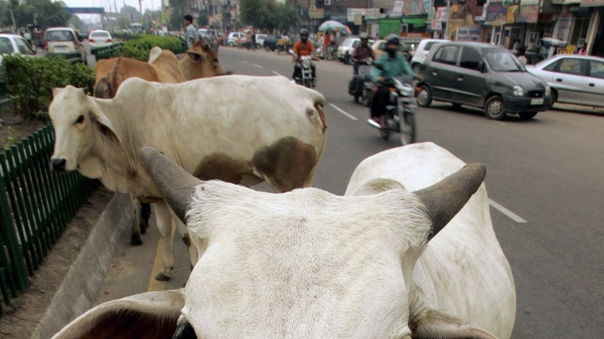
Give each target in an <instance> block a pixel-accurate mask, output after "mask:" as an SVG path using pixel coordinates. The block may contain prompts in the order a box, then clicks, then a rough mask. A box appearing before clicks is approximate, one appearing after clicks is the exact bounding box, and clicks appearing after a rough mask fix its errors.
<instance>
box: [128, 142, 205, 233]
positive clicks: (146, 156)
mask: <svg viewBox="0 0 604 339" xmlns="http://www.w3.org/2000/svg"><path fill="white" fill-rule="evenodd" d="M140 153H141V158H142V163H143V167H145V170H147V172H148V173H149V175H150V176H151V178H152V179H153V181H154V182H155V185H156V186H157V188H158V189H159V191H160V192H161V194H162V196H163V198H164V200H165V201H166V203H168V205H169V206H170V207H171V208H172V210H173V211H174V213H175V214H176V215H177V216H178V217H179V218H180V220H182V221H183V222H184V223H186V220H185V214H186V212H187V207H188V206H189V203H190V202H191V195H193V192H195V186H197V185H199V184H201V183H202V181H201V180H199V179H197V178H195V177H194V176H192V175H191V174H189V173H188V172H187V171H185V170H184V169H182V167H180V166H178V165H177V164H176V163H174V162H173V161H172V160H170V159H169V158H168V157H166V156H165V155H164V154H162V153H161V152H160V151H158V150H156V149H155V148H153V147H148V146H146V147H143V148H141V150H140Z"/></svg>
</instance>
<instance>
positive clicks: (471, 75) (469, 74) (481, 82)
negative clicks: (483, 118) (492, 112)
mask: <svg viewBox="0 0 604 339" xmlns="http://www.w3.org/2000/svg"><path fill="white" fill-rule="evenodd" d="M482 61H483V57H482V55H481V54H480V52H479V51H478V49H477V48H474V47H471V46H464V47H463V48H462V50H461V57H460V58H459V68H458V69H457V72H456V73H457V74H455V86H454V91H455V98H456V100H457V102H459V103H460V104H467V105H472V106H479V107H482V106H483V104H484V97H485V94H486V87H487V86H486V80H485V79H486V78H487V74H486V73H482V72H481V71H480V67H481V65H482V64H484V63H483V62H482Z"/></svg>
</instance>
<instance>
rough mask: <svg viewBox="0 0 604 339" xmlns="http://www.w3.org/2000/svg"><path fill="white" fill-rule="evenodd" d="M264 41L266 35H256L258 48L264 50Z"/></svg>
mask: <svg viewBox="0 0 604 339" xmlns="http://www.w3.org/2000/svg"><path fill="white" fill-rule="evenodd" d="M264 39H266V34H262V33H261V34H256V46H257V47H258V48H264Z"/></svg>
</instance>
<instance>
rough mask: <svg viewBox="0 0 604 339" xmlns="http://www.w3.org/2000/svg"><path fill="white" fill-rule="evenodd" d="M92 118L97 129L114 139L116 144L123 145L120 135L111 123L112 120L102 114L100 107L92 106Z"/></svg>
mask: <svg viewBox="0 0 604 339" xmlns="http://www.w3.org/2000/svg"><path fill="white" fill-rule="evenodd" d="M90 118H91V119H92V121H94V122H95V123H96V126H97V128H98V129H99V131H100V132H101V133H102V134H103V135H104V136H106V137H108V138H109V139H112V140H113V141H114V142H116V143H119V144H121V143H122V140H120V138H119V137H118V134H117V133H116V131H115V128H114V127H113V124H112V123H111V120H109V118H107V116H106V115H105V114H104V113H103V112H101V111H100V110H99V109H98V107H96V106H94V105H93V106H92V109H91V110H90Z"/></svg>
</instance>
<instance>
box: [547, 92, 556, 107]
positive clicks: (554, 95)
mask: <svg viewBox="0 0 604 339" xmlns="http://www.w3.org/2000/svg"><path fill="white" fill-rule="evenodd" d="M556 101H558V92H556V90H555V89H553V88H552V99H551V100H550V102H549V107H548V109H552V108H553V107H554V104H555V103H556Z"/></svg>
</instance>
